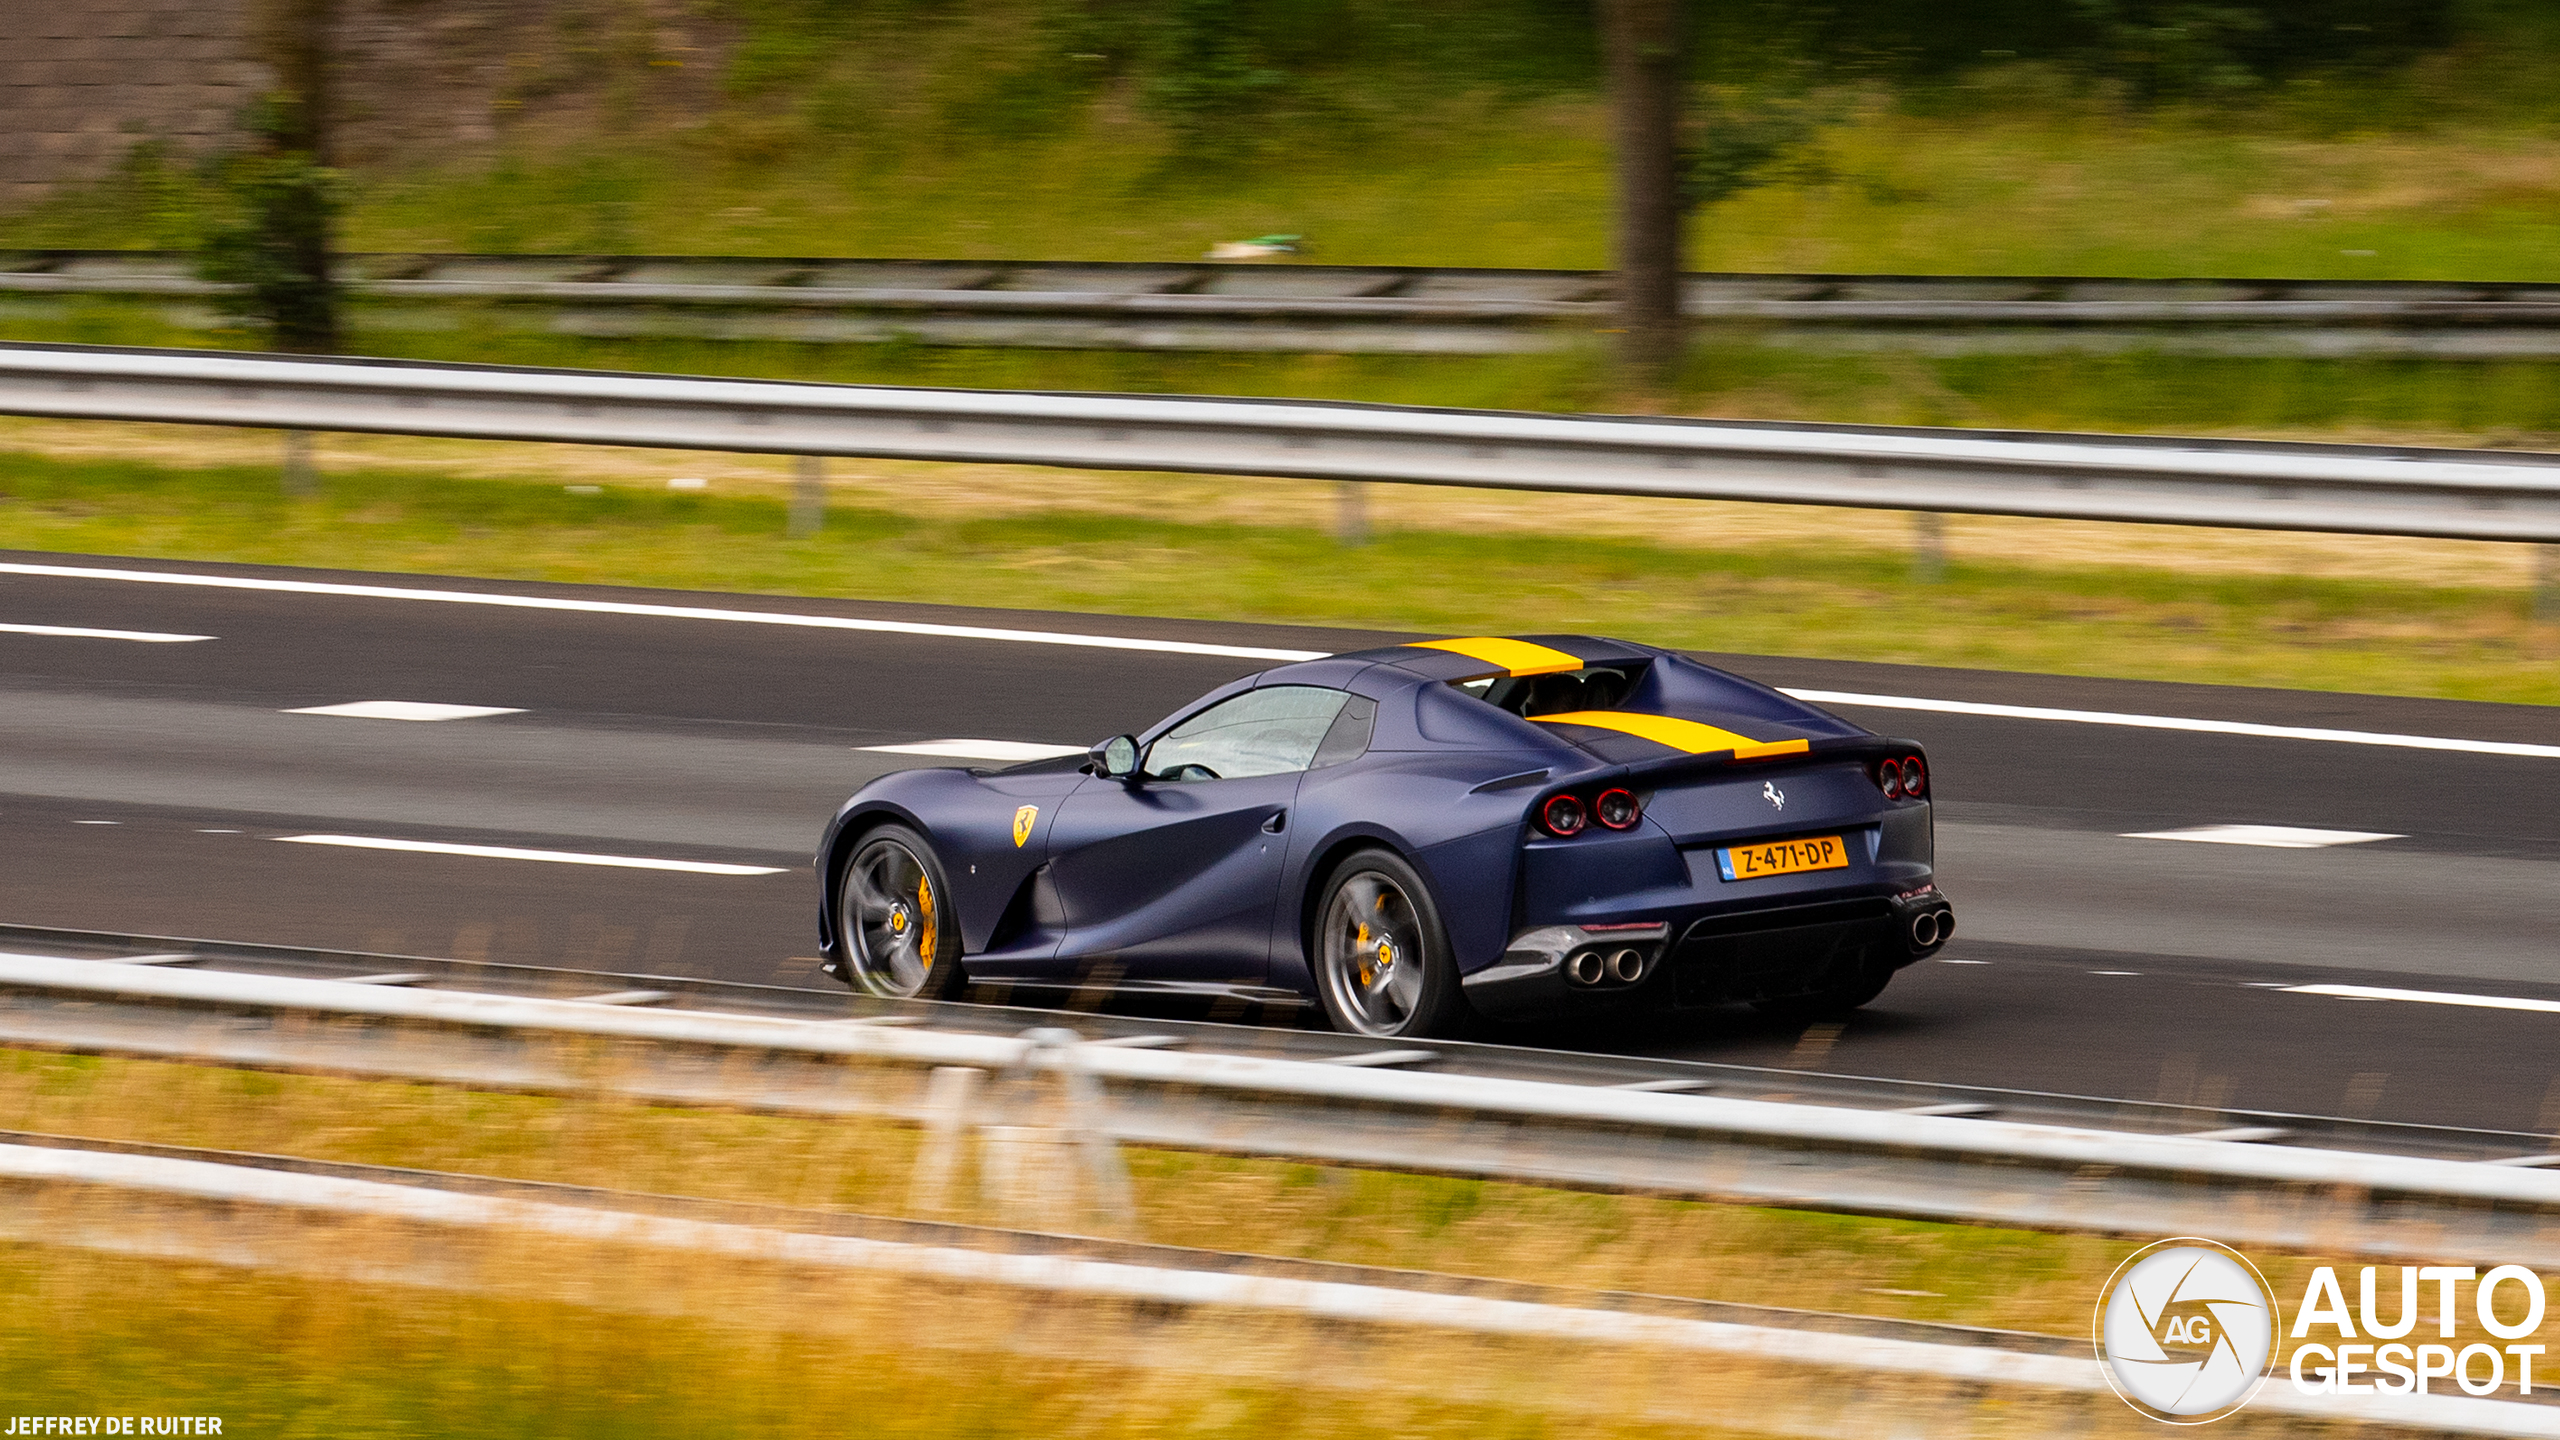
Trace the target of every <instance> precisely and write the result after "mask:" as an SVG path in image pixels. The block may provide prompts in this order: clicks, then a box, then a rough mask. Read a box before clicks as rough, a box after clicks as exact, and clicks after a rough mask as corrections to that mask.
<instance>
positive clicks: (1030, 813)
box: [1013, 805, 1040, 850]
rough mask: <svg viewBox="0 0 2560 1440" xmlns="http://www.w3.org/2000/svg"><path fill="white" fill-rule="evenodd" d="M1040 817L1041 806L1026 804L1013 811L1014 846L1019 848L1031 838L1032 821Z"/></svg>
mask: <svg viewBox="0 0 2560 1440" xmlns="http://www.w3.org/2000/svg"><path fill="white" fill-rule="evenodd" d="M1039 818H1040V807H1039V806H1037V805H1025V806H1023V807H1022V808H1021V809H1019V810H1016V811H1014V812H1013V848H1015V849H1016V850H1019V849H1021V848H1022V847H1023V844H1024V843H1025V842H1026V841H1028V840H1030V838H1031V822H1032V821H1034V820H1037V819H1039Z"/></svg>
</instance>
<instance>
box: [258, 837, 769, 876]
mask: <svg viewBox="0 0 2560 1440" xmlns="http://www.w3.org/2000/svg"><path fill="white" fill-rule="evenodd" d="M276 838H277V839H278V840H281V841H283V842H284V843H285V844H287V845H344V846H346V847H348V848H350V849H354V850H408V851H414V852H416V853H417V854H420V855H468V856H473V857H476V858H478V859H483V860H540V861H544V862H546V863H548V864H553V865H610V866H614V867H616V868H618V869H623V870H682V871H684V872H685V873H687V874H690V875H779V874H781V873H782V870H781V868H780V867H779V866H774V865H717V864H713V863H712V862H710V861H708V860H655V859H651V858H648V857H646V856H641V855H586V854H581V853H579V852H578V851H575V850H519V849H517V848H516V847H514V846H512V845H446V844H441V843H439V842H437V841H433V840H392V839H388V838H386V837H383V836H380V835H279V836H277V837H276Z"/></svg>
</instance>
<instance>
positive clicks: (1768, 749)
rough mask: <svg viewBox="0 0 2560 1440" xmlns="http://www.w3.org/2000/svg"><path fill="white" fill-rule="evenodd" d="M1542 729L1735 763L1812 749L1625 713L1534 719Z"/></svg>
mask: <svg viewBox="0 0 2560 1440" xmlns="http://www.w3.org/2000/svg"><path fill="white" fill-rule="evenodd" d="M1529 718H1531V719H1533V720H1535V721H1537V722H1538V723H1539V724H1541V725H1588V726H1590V727H1591V728H1592V729H1594V730H1615V731H1618V732H1620V733H1621V734H1626V735H1633V736H1635V737H1637V738H1638V739H1642V740H1650V741H1652V742H1653V743H1654V744H1656V745H1667V746H1669V747H1670V748H1672V749H1674V750H1685V751H1687V752H1688V753H1689V754H1692V755H1711V754H1714V753H1715V752H1716V751H1718V750H1730V751H1732V752H1733V758H1734V759H1736V760H1759V759H1764V758H1766V757H1768V756H1771V755H1801V754H1803V753H1804V752H1805V751H1806V750H1808V749H1810V748H1812V742H1811V741H1807V740H1754V739H1752V738H1751V737H1749V736H1747V735H1736V734H1734V733H1733V732H1732V731H1730V730H1719V729H1717V728H1716V727H1715V726H1713V725H1702V724H1700V723H1698V722H1697V721H1695V720H1682V719H1679V718H1677V717H1675V716H1670V715H1637V714H1634V713H1631V712H1629V711H1625V710H1570V711H1567V712H1565V713H1564V714H1562V715H1533V716H1531V717H1529Z"/></svg>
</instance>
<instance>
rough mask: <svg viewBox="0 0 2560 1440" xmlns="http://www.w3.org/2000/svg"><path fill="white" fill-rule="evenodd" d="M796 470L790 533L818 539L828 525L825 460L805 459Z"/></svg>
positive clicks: (805, 456)
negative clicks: (820, 531) (816, 535)
mask: <svg viewBox="0 0 2560 1440" xmlns="http://www.w3.org/2000/svg"><path fill="white" fill-rule="evenodd" d="M794 469H795V471H796V473H797V479H796V480H795V481H794V483H793V485H792V487H791V533H792V534H793V535H798V536H806V535H815V534H817V533H818V531H819V529H820V527H822V526H824V525H825V524H826V523H827V461H826V457H825V456H822V455H803V456H801V457H799V463H798V464H797V465H796V466H795V467H794Z"/></svg>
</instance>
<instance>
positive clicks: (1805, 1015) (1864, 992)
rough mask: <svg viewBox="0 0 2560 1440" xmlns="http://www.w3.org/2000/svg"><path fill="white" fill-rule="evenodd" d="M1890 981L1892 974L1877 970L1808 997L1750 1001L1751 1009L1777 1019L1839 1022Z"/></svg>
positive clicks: (1878, 993)
mask: <svg viewBox="0 0 2560 1440" xmlns="http://www.w3.org/2000/svg"><path fill="white" fill-rule="evenodd" d="M1892 982H1893V972H1892V971H1891V970H1880V971H1878V972H1877V973H1874V974H1870V975H1858V976H1854V977H1852V978H1850V979H1847V980H1841V981H1836V982H1834V983H1833V984H1832V985H1830V986H1829V987H1828V988H1826V989H1822V990H1817V991H1815V992H1814V993H1812V994H1810V995H1790V996H1788V997H1787V998H1786V999H1784V1000H1754V1001H1752V1002H1751V1008H1752V1009H1754V1010H1757V1011H1759V1012H1760V1013H1761V1014H1763V1015H1767V1016H1769V1017H1771V1018H1773V1019H1778V1020H1790V1021H1803V1020H1843V1019H1846V1018H1848V1016H1849V1014H1850V1012H1851V1011H1854V1010H1856V1009H1857V1008H1858V1007H1859V1006H1861V1005H1864V1004H1866V1003H1867V1002H1868V1001H1870V1000H1873V999H1875V998H1876V997H1877V996H1879V995H1881V994H1883V993H1884V987H1885V986H1887V985H1889V984H1891V983H1892Z"/></svg>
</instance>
